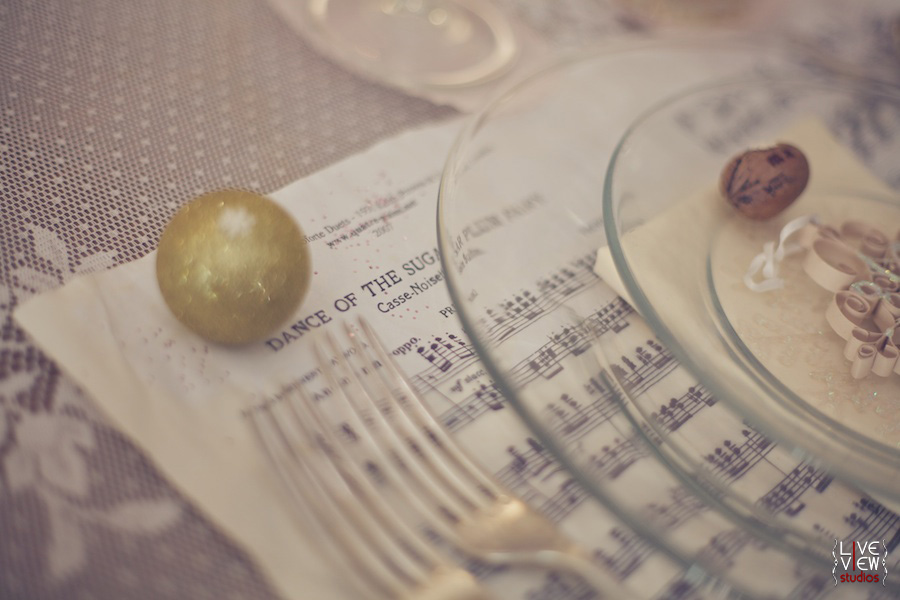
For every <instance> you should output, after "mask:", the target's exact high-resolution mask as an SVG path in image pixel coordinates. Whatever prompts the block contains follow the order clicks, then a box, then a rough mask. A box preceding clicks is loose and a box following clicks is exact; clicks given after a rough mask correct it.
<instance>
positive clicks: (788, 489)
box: [757, 462, 832, 517]
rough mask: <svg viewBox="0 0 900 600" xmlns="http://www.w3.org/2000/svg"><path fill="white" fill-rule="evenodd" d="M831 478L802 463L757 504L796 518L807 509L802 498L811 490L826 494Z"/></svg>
mask: <svg viewBox="0 0 900 600" xmlns="http://www.w3.org/2000/svg"><path fill="white" fill-rule="evenodd" d="M831 480H832V478H831V476H830V475H828V474H827V473H826V472H825V470H823V469H816V468H815V467H813V466H812V465H810V464H809V463H805V462H804V463H800V464H799V465H797V467H795V468H794V469H793V470H792V471H791V472H790V473H788V474H787V476H786V477H785V478H784V479H782V480H781V481H780V482H779V483H778V485H776V486H775V487H773V488H772V489H771V490H769V491H768V492H766V494H765V495H763V496H762V497H761V498H760V499H759V500H758V502H757V504H759V505H760V506H761V507H762V508H764V509H765V510H767V511H768V512H770V513H772V514H779V513H785V514H786V515H788V516H791V517H793V516H795V515H796V514H797V513H799V512H800V511H802V510H803V509H804V508H806V504H805V503H803V502H802V501H801V497H802V496H803V494H804V493H806V491H807V490H809V489H810V488H812V489H814V490H815V491H817V492H818V493H820V494H821V493H822V492H824V491H825V490H826V489H827V488H828V485H829V484H830V483H831Z"/></svg>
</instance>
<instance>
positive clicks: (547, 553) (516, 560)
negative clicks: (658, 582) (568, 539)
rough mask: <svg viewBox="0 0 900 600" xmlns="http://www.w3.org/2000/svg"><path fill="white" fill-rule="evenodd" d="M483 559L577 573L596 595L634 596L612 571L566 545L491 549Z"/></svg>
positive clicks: (620, 598) (614, 598)
mask: <svg viewBox="0 0 900 600" xmlns="http://www.w3.org/2000/svg"><path fill="white" fill-rule="evenodd" d="M483 558H484V560H485V562H488V563H494V564H502V565H510V566H516V567H526V568H529V567H530V568H533V567H538V568H542V569H547V570H551V571H560V572H563V573H569V574H572V575H577V576H578V577H580V578H582V579H583V580H584V581H585V583H587V584H588V585H589V586H591V587H592V588H594V591H595V592H597V594H598V595H599V596H598V597H599V598H608V599H610V600H624V599H626V598H634V597H635V594H634V592H633V591H631V590H629V589H628V588H626V587H625V585H624V584H623V583H622V582H621V581H619V580H618V579H616V578H615V577H614V576H613V575H612V573H610V572H609V571H607V570H606V569H604V568H603V567H601V566H599V565H597V564H595V563H594V562H593V561H592V560H591V558H590V556H589V555H588V554H587V553H586V552H585V551H584V549H583V548H581V547H580V546H577V545H569V546H567V547H565V548H562V549H548V550H536V551H526V552H491V553H490V554H489V555H487V556H484V557H483Z"/></svg>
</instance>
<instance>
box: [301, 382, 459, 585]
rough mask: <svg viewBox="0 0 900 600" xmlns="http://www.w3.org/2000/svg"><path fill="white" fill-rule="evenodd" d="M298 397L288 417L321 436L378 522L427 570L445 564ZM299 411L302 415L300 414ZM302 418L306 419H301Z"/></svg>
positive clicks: (306, 399) (309, 404)
mask: <svg viewBox="0 0 900 600" xmlns="http://www.w3.org/2000/svg"><path fill="white" fill-rule="evenodd" d="M297 395H298V397H299V400H300V403H299V406H298V404H296V403H293V402H291V403H288V408H289V409H290V413H291V416H292V417H293V418H294V420H295V423H296V424H297V425H298V426H300V427H304V428H306V429H307V433H308V434H310V435H314V436H321V437H322V438H324V439H323V444H324V445H325V446H326V447H327V451H326V452H327V454H328V457H329V458H330V461H331V463H332V465H333V466H334V468H335V469H336V470H337V471H338V472H339V473H340V475H341V477H343V478H344V480H345V481H347V482H348V484H350V485H352V486H353V487H354V488H355V489H356V492H357V493H356V495H357V496H358V497H359V498H361V499H362V500H363V501H364V502H365V504H366V505H368V506H369V507H370V508H371V509H372V512H373V513H376V514H375V516H376V517H377V519H378V520H379V521H380V522H383V523H385V524H386V525H387V526H388V527H390V528H392V530H393V531H398V532H400V533H401V534H402V535H403V536H404V543H405V544H408V545H409V547H410V548H409V549H410V550H411V551H412V552H413V553H414V554H415V555H416V556H417V557H419V558H420V559H421V561H422V564H423V566H425V567H426V568H428V569H434V568H436V567H437V566H439V565H441V564H443V563H444V560H443V559H442V558H441V556H440V555H439V554H438V553H437V551H436V550H435V549H434V548H433V547H431V546H430V545H428V544H425V543H424V542H423V541H422V540H421V538H420V536H419V534H418V533H417V532H416V531H415V530H414V529H413V527H412V526H411V525H410V524H409V523H408V522H407V521H406V520H404V519H401V518H400V517H399V515H398V514H397V510H396V508H393V507H391V506H390V505H389V504H388V503H387V502H386V501H385V499H384V497H383V496H382V494H380V493H379V491H378V490H377V489H376V488H375V486H374V485H373V484H372V482H371V481H370V479H369V477H368V476H367V475H366V473H365V472H364V471H363V469H362V467H360V465H359V464H358V463H357V462H356V461H355V460H353V459H352V457H351V456H350V454H349V452H348V451H347V449H346V447H345V446H344V444H341V443H340V441H339V440H338V439H337V437H336V436H335V434H334V433H333V431H332V428H331V427H330V426H329V424H328V423H326V422H325V420H324V417H323V415H322V414H321V412H320V411H319V410H318V409H317V407H316V406H315V404H314V403H313V401H312V399H311V398H310V397H309V394H308V393H307V392H306V390H304V389H303V388H302V387H301V388H299V389H298V390H297ZM301 412H302V413H303V414H301ZM304 417H306V418H305V419H304ZM307 422H312V423H314V424H315V425H316V429H315V433H312V432H311V431H310V429H311V428H310V427H309V426H308V425H305V423H307Z"/></svg>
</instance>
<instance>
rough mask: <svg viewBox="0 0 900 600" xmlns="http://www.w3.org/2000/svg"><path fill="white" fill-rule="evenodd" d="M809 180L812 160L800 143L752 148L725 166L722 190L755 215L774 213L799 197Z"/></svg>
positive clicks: (738, 206) (766, 216)
mask: <svg viewBox="0 0 900 600" xmlns="http://www.w3.org/2000/svg"><path fill="white" fill-rule="evenodd" d="M807 182H809V162H808V161H807V160H806V156H805V155H804V154H803V152H802V151H801V150H800V149H799V148H797V147H796V146H792V145H790V144H778V145H777V146H774V147H772V148H763V149H757V150H748V151H746V152H744V153H743V154H739V155H737V156H735V157H734V158H732V159H731V160H730V161H729V162H728V164H727V165H726V166H725V168H724V169H723V170H722V176H721V178H720V179H719V190H720V191H721V192H722V195H723V196H724V197H725V199H726V200H728V202H729V203H730V204H731V205H732V206H733V207H734V208H736V209H737V210H738V211H739V212H740V213H741V214H743V215H746V216H747V217H750V218H751V219H759V220H762V219H769V218H771V217H774V216H775V215H777V214H778V213H780V212H781V211H783V210H784V209H785V208H787V207H788V206H790V205H791V203H792V202H793V201H794V200H796V199H797V198H798V197H799V196H800V194H801V193H803V190H804V189H806V184H807Z"/></svg>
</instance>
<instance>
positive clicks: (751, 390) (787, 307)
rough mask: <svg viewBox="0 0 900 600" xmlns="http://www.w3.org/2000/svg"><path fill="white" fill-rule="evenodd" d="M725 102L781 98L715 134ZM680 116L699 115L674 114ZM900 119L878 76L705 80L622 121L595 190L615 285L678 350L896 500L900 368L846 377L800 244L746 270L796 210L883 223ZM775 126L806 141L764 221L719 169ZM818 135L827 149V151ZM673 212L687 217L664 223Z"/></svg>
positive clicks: (786, 433) (770, 425)
mask: <svg viewBox="0 0 900 600" xmlns="http://www.w3.org/2000/svg"><path fill="white" fill-rule="evenodd" d="M734 103H741V104H743V105H745V106H764V105H769V106H777V110H775V111H773V112H772V113H770V114H769V115H767V117H766V118H765V119H755V120H753V122H752V123H751V124H750V125H749V126H743V127H740V128H736V129H735V130H734V131H732V132H730V133H729V135H723V134H722V133H720V132H722V131H725V128H726V127H728V126H729V124H730V123H731V122H732V119H731V118H730V117H724V118H723V117H720V116H717V115H716V112H715V111H716V107H719V106H723V105H728V104H734ZM876 115H877V117H876ZM685 119H694V120H696V121H697V123H694V124H692V127H691V128H685V127H683V126H678V125H676V126H675V127H673V126H672V125H673V123H677V122H678V121H682V122H684V120H685ZM872 119H874V120H872ZM867 120H869V122H868V123H867V122H866V121H867ZM700 121H705V122H704V123H703V124H700ZM701 129H703V130H705V131H703V132H701V131H700V130H701ZM898 132H900V94H898V90H896V89H890V88H888V87H884V86H873V84H871V83H859V82H850V81H840V80H836V79H798V78H786V79H772V78H767V79H757V80H754V79H749V80H748V79H743V80H740V81H731V82H725V83H720V84H714V85H710V86H703V87H701V88H699V89H695V90H690V91H688V92H686V93H684V94H682V95H679V96H677V97H674V98H669V99H666V100H664V101H663V102H662V103H661V104H659V105H658V106H655V107H653V108H652V109H651V110H650V111H649V112H648V113H647V114H645V115H643V116H642V117H641V118H639V119H638V120H637V122H636V123H634V124H633V125H632V126H631V127H630V128H629V130H628V132H626V134H625V136H624V137H623V139H622V141H621V143H620V144H619V145H618V146H617V148H616V150H615V152H614V153H613V156H612V159H611V161H610V165H609V169H608V171H607V177H606V180H605V187H604V199H603V213H604V224H605V228H606V233H607V239H608V241H609V249H610V253H611V256H612V259H613V262H614V264H615V267H616V270H617V272H618V275H619V276H620V277H621V279H622V282H623V284H624V288H625V290H626V291H627V294H628V296H629V297H630V298H631V299H632V304H633V306H634V307H635V309H637V310H638V312H640V313H641V315H642V316H643V317H644V318H645V319H646V320H647V322H648V324H649V325H650V327H651V328H652V330H653V331H654V333H655V334H656V335H658V336H659V337H660V339H661V340H662V341H663V343H664V344H665V345H666V347H667V348H668V349H669V350H671V351H672V353H673V355H675V357H676V358H677V359H678V360H679V361H680V362H681V364H683V365H685V366H686V367H688V368H689V370H690V371H691V372H692V373H693V374H694V375H695V376H697V377H698V378H699V379H700V381H702V382H703V384H704V385H705V386H706V387H707V388H708V389H709V390H710V391H711V392H712V393H713V394H714V395H715V396H716V398H718V399H719V400H721V401H723V402H726V403H728V404H729V405H730V406H732V407H733V408H734V409H735V410H736V411H737V413H738V414H740V415H741V416H742V417H744V418H746V419H747V420H749V421H750V422H751V423H753V424H754V425H755V426H757V427H759V428H760V429H761V430H762V431H764V432H765V433H766V434H767V435H769V436H771V437H772V438H774V439H775V440H778V441H781V442H785V443H790V444H791V445H792V446H794V447H795V448H796V449H797V450H798V451H801V452H803V453H805V454H806V455H808V456H809V457H811V458H814V459H816V460H817V461H819V462H820V463H821V464H824V465H827V466H828V468H829V470H830V471H831V472H832V473H834V474H837V475H841V476H842V477H844V478H846V479H847V480H848V481H853V482H855V483H857V484H858V485H860V486H861V487H863V488H865V489H867V490H869V491H870V492H872V493H876V494H877V495H878V496H879V497H880V498H882V499H883V500H885V501H889V502H891V503H895V505H896V503H897V502H898V500H900V480H898V479H897V478H896V474H897V473H898V472H900V451H898V443H900V375H898V374H897V373H894V374H892V375H890V376H888V377H878V376H875V375H874V374H873V375H870V376H868V377H864V378H862V379H854V378H853V377H851V374H850V363H849V362H846V360H845V359H844V357H843V355H842V353H841V350H842V348H843V346H844V342H843V340H841V339H840V338H839V337H838V336H837V335H836V334H835V333H834V332H833V331H832V330H831V329H830V327H829V326H828V324H827V322H826V320H825V314H826V308H827V304H828V303H829V302H830V301H831V298H832V295H833V294H831V293H829V292H827V291H825V290H823V289H821V288H819V287H818V286H817V285H816V284H815V283H813V282H812V281H811V280H810V279H808V278H807V276H806V275H805V274H804V273H803V271H802V269H801V264H802V262H803V261H802V260H801V258H799V257H795V258H791V257H788V258H787V259H785V261H784V263H783V267H782V270H783V271H784V272H783V273H781V275H782V277H783V278H784V279H785V281H786V283H785V286H784V288H783V289H780V290H774V291H770V292H765V293H759V292H752V291H750V290H749V289H748V288H747V287H746V286H745V285H744V284H743V281H742V280H743V275H744V274H745V273H746V272H747V270H748V267H749V266H750V262H751V261H752V260H753V257H754V256H755V255H756V254H758V253H759V252H761V251H762V250H763V246H764V244H765V243H766V242H768V241H776V242H777V240H778V239H779V233H780V230H781V229H782V227H783V226H784V225H785V224H787V223H788V222H789V221H790V220H792V219H793V218H796V217H798V216H802V215H809V214H815V215H817V216H818V217H819V218H820V219H821V221H822V222H823V223H824V224H827V225H832V226H835V227H839V226H840V225H841V223H843V222H845V221H847V220H859V221H863V222H869V223H874V224H876V225H878V226H884V227H887V228H888V234H889V235H890V237H891V239H894V238H895V236H896V235H897V234H898V231H900V194H898V193H897V192H896V191H895V190H893V189H892V188H891V187H890V186H889V185H888V183H887V182H895V183H896V182H898V181H900V166H898V165H897V164H896V161H894V160H893V159H892V158H891V157H893V156H896V151H897V148H898V147H897V145H896V144H894V143H891V142H889V141H886V140H893V139H895V138H896V134H897V133H898ZM794 136H797V137H796V138H795V137H794ZM869 136H876V137H874V138H872V137H869ZM830 138H833V139H830ZM878 138H881V139H878ZM799 140H805V141H799ZM782 142H786V143H793V144H794V145H795V146H799V147H800V148H801V150H802V149H803V148H806V151H807V153H808V154H809V157H810V158H809V160H810V163H811V164H810V166H811V172H812V175H811V177H810V183H809V187H808V188H807V190H806V191H805V192H804V194H803V195H802V196H801V198H800V199H798V200H797V201H796V202H795V203H794V204H793V205H791V207H790V208H788V209H787V210H785V212H784V213H782V214H779V215H777V216H776V217H773V218H771V219H769V220H767V221H762V222H761V221H754V220H751V219H747V218H746V217H743V216H741V215H739V214H738V213H737V211H735V210H734V209H733V208H731V207H730V206H728V205H727V203H726V202H725V200H723V199H722V198H721V193H720V192H719V190H718V179H719V173H720V172H721V171H722V169H723V167H724V165H725V163H726V162H727V160H728V159H729V158H730V157H732V156H735V155H737V154H739V153H741V152H743V151H744V150H747V149H749V148H759V147H766V146H774V145H775V144H776V143H782ZM827 144H834V146H835V148H834V152H831V151H830V150H831V148H830V146H829V151H828V152H824V151H823V147H824V146H826V145H827ZM837 152H840V153H841V154H840V155H839V156H837V155H833V154H834V153H837ZM844 154H846V156H844ZM854 163H863V165H864V166H862V165H860V166H859V167H858V166H857V165H856V164H854ZM647 165H658V168H659V171H658V176H657V177H647ZM860 169H865V171H868V172H858V171H859V170H860ZM701 196H702V197H701ZM679 219H680V220H681V221H680V222H681V223H682V224H683V225H684V224H686V225H688V227H686V228H685V227H680V228H679V227H678V226H675V225H674V224H675V223H677V222H679ZM651 221H653V222H654V223H656V225H652V224H650V225H649V226H645V224H649V223H650V222H651ZM651 237H652V238H653V240H652V242H651V241H650V238H651Z"/></svg>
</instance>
